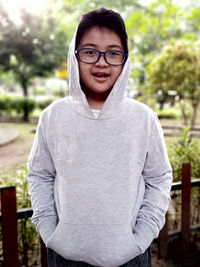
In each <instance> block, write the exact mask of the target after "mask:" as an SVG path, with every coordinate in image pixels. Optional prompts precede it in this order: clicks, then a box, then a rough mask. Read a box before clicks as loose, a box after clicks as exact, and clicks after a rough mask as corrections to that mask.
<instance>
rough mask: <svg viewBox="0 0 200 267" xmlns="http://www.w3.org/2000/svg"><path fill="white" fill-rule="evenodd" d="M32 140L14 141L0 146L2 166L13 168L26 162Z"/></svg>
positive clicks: (0, 163)
mask: <svg viewBox="0 0 200 267" xmlns="http://www.w3.org/2000/svg"><path fill="white" fill-rule="evenodd" d="M31 146H32V140H24V141H14V142H12V143H10V144H7V145H5V146H2V147H0V168H6V169H12V168H16V167H17V166H18V165H22V164H24V163H25V162H26V161H27V159H28V155H29V153H30V150H31Z"/></svg>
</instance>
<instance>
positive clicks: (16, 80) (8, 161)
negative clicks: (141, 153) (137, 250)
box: [0, 0, 200, 266]
mask: <svg viewBox="0 0 200 267" xmlns="http://www.w3.org/2000/svg"><path fill="white" fill-rule="evenodd" d="M99 7H106V8H109V9H113V10H115V11H117V12H119V13H120V14H121V15H122V17H123V19H124V21H125V24H126V28H127V32H128V36H129V55H130V58H131V75H130V79H129V85H128V87H127V90H126V94H127V96H128V97H130V98H135V99H137V100H138V101H142V102H143V103H145V104H147V105H148V106H150V107H151V108H152V109H153V110H154V111H155V112H156V113H157V114H158V116H159V118H160V122H161V125H162V127H163V132H164V135H165V141H166V144H167V149H168V154H169V158H170V162H171V164H172V167H173V174H174V182H180V181H181V179H182V175H181V166H182V163H183V162H190V164H191V179H192V180H197V179H199V178H200V1H195V0H152V1H151V0H109V1H102V0H93V1H91V0H79V1H75V0H0V184H1V186H8V185H15V186H16V187H17V207H18V209H20V208H27V207H30V200H29V196H28V185H27V181H26V173H27V168H26V163H27V159H28V155H29V153H30V149H31V146H32V142H33V139H34V134H35V129H36V125H37V121H38V118H39V116H40V114H41V112H42V110H43V109H44V108H45V107H46V106H48V105H49V104H50V103H51V102H52V101H54V100H55V99H57V98H61V97H65V96H66V95H68V82H67V52H68V46H69V43H70V41H71V39H72V36H73V34H74V31H75V29H76V27H77V24H78V22H79V20H80V17H81V15H82V14H83V13H86V12H88V11H90V10H93V9H96V8H99ZM171 196H172V200H171V203H170V207H169V212H168V218H169V225H168V228H169V231H175V230H180V229H181V190H176V191H172V195H171ZM190 207H191V213H190V214H188V216H189V217H190V223H191V227H195V229H196V230H195V231H194V232H193V233H191V236H190V240H191V243H192V244H193V245H194V247H193V248H195V249H194V250H195V252H197V253H196V254H194V255H193V254H192V256H191V255H190V259H189V260H190V261H191V263H185V262H184V263H183V261H182V260H181V258H180V257H179V258H176V257H175V256H173V257H172V256H171V258H170V257H168V258H167V259H159V257H158V251H157V248H156V246H153V253H154V254H153V255H154V258H153V259H154V261H153V264H154V265H153V266H200V260H199V258H198V255H200V189H199V186H196V187H194V188H192V190H191V204H190ZM18 227H19V230H18V234H19V244H20V245H19V253H20V256H19V265H20V266H40V252H39V238H38V235H37V233H36V232H35V229H34V227H33V225H32V223H31V220H30V218H29V219H27V218H26V219H23V220H20V221H19V223H18ZM0 240H1V236H0ZM1 262H3V255H2V248H1V241H0V264H1ZM187 262H188V261H187ZM167 264H168V265H167ZM169 264H171V265H169ZM184 264H185V265H184ZM186 264H190V265H186ZM192 264H193V265H192ZM0 266H1V265H0Z"/></svg>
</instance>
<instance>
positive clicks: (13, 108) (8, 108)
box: [0, 95, 37, 115]
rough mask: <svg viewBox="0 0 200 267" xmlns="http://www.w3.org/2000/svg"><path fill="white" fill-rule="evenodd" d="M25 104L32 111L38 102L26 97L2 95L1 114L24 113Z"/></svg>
mask: <svg viewBox="0 0 200 267" xmlns="http://www.w3.org/2000/svg"><path fill="white" fill-rule="evenodd" d="M24 106H26V107H27V108H28V112H29V113H31V112H33V110H34V109H35V108H36V106H37V104H36V101H35V100H34V99H31V98H26V97H11V96H8V95H4V96H0V115H1V114H3V113H7V114H9V115H11V114H12V113H14V114H19V115H20V114H23V112H24Z"/></svg>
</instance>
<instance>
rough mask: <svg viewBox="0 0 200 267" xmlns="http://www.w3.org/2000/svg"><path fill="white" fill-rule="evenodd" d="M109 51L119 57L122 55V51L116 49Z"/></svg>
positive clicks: (109, 53) (110, 54)
mask: <svg viewBox="0 0 200 267" xmlns="http://www.w3.org/2000/svg"><path fill="white" fill-rule="evenodd" d="M107 53H108V55H109V56H111V57H117V56H121V55H122V52H121V51H115V50H110V51H108V52H107Z"/></svg>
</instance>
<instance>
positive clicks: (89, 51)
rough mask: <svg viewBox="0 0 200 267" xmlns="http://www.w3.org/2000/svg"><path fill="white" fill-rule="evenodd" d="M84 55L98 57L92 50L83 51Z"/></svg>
mask: <svg viewBox="0 0 200 267" xmlns="http://www.w3.org/2000/svg"><path fill="white" fill-rule="evenodd" d="M83 53H84V55H88V56H95V55H96V53H97V52H96V51H95V50H92V49H85V50H83Z"/></svg>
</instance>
